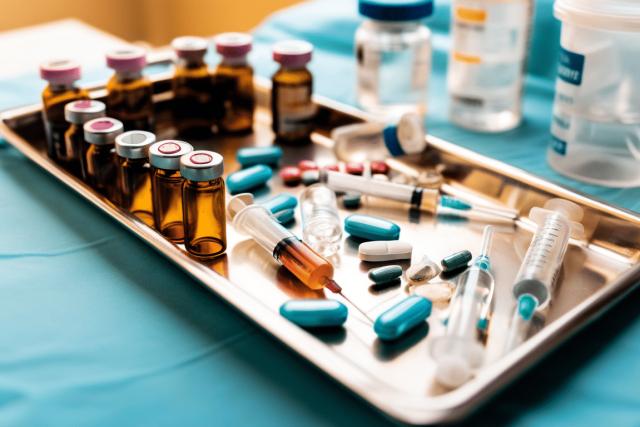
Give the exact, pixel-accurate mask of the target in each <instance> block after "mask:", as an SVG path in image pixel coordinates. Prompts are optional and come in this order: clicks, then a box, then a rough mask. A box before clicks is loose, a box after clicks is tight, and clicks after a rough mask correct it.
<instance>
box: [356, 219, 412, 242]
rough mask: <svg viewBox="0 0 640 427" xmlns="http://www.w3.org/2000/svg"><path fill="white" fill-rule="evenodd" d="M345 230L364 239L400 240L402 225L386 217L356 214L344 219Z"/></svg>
mask: <svg viewBox="0 0 640 427" xmlns="http://www.w3.org/2000/svg"><path fill="white" fill-rule="evenodd" d="M344 231H346V232H347V233H349V234H351V235H352V236H354V237H357V238H360V239H363V240H398V238H399V237H400V226H399V225H397V224H394V223H393V222H391V221H387V220H386V219H384V218H380V217H376V216H371V215H361V214H354V215H349V216H348V217H346V218H345V219H344Z"/></svg>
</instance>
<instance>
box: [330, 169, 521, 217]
mask: <svg viewBox="0 0 640 427" xmlns="http://www.w3.org/2000/svg"><path fill="white" fill-rule="evenodd" d="M320 182H323V183H325V184H326V185H327V186H328V187H329V188H331V189H332V190H333V191H344V192H347V191H352V192H358V193H361V194H365V195H368V196H373V197H379V198H382V199H387V200H396V201H398V202H404V203H409V204H411V205H413V206H414V207H416V208H418V209H420V210H423V211H425V212H429V213H431V214H436V215H442V216H452V217H458V218H467V219H471V220H478V221H486V222H513V221H514V220H515V219H516V218H517V217H518V213H517V212H516V211H515V210H513V209H509V208H500V207H487V206H480V205H477V204H476V205H472V204H470V203H468V202H466V201H464V200H461V199H458V198H454V197H451V196H443V195H441V194H440V192H439V191H438V190H434V189H429V188H422V187H417V186H413V185H406V184H398V183H395V182H387V181H372V180H371V179H368V178H365V177H362V176H357V175H349V174H346V173H341V172H335V171H328V170H323V171H321V172H320Z"/></svg>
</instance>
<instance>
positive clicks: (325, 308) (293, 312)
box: [280, 299, 349, 328]
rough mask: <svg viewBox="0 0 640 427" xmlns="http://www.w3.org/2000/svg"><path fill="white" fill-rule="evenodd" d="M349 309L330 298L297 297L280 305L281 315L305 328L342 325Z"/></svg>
mask: <svg viewBox="0 0 640 427" xmlns="http://www.w3.org/2000/svg"><path fill="white" fill-rule="evenodd" d="M348 314H349V310H348V309H347V307H346V306H345V305H344V304H342V303H341V302H340V301H336V300H330V299H297V300H290V301H287V302H285V303H284V304H282V305H281V306H280V315H281V316H282V317H284V318H285V319H287V320H289V321H290V322H292V323H295V324H296V325H298V326H302V327H303V328H323V327H324V328H326V327H336V326H341V325H342V324H344V322H345V321H346V320H347V316H348Z"/></svg>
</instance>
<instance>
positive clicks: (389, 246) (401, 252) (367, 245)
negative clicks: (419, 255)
mask: <svg viewBox="0 0 640 427" xmlns="http://www.w3.org/2000/svg"><path fill="white" fill-rule="evenodd" d="M412 250H413V247H412V246H411V244H410V243H407V242H402V241H400V240H386V241H384V240H377V241H373V242H364V243H362V244H360V246H359V247H358V256H359V257H360V259H361V260H362V261H369V262H381V261H393V260H401V259H411V251H412Z"/></svg>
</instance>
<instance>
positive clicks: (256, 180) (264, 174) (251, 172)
mask: <svg viewBox="0 0 640 427" xmlns="http://www.w3.org/2000/svg"><path fill="white" fill-rule="evenodd" d="M270 179H271V168H269V166H266V165H255V166H251V167H248V168H246V169H241V170H239V171H237V172H234V173H232V174H230V175H229V176H228V177H227V182H226V184H227V188H228V189H229V193H231V194H237V193H244V192H246V191H249V190H252V189H254V188H257V187H260V186H262V185H264V184H266V183H267V181H269V180H270Z"/></svg>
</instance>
